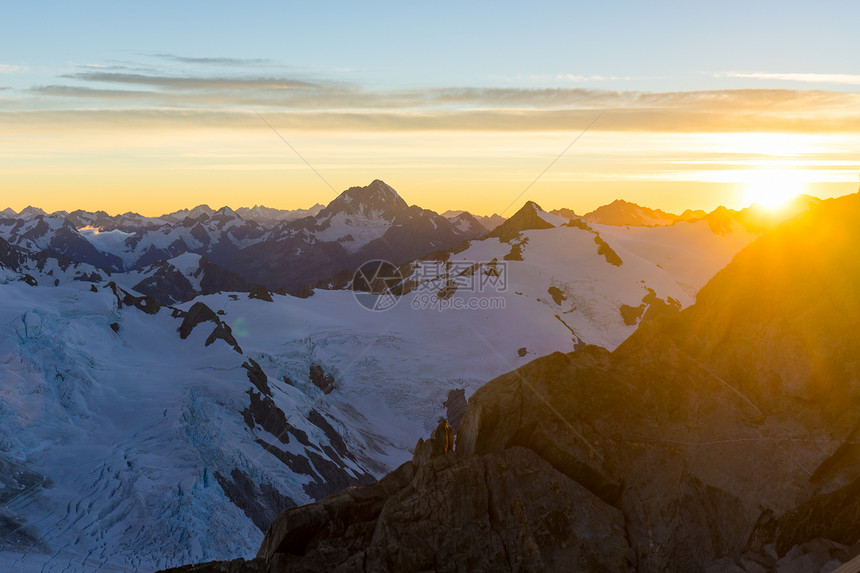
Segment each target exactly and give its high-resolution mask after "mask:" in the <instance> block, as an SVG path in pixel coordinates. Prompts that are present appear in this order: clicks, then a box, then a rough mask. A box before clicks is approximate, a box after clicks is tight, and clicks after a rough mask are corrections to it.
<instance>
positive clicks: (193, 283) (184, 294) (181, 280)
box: [114, 253, 251, 304]
mask: <svg viewBox="0 0 860 573" xmlns="http://www.w3.org/2000/svg"><path fill="white" fill-rule="evenodd" d="M114 280H115V281H116V282H117V283H118V284H120V285H123V286H125V287H127V288H130V289H133V290H134V291H136V292H139V293H142V294H145V295H150V296H152V297H153V298H155V299H157V300H158V301H159V302H160V303H161V304H173V303H177V302H185V301H187V300H191V299H192V298H194V297H196V296H197V295H200V294H210V293H214V292H220V291H230V292H238V291H241V292H245V291H249V290H250V288H251V285H249V284H248V283H247V282H245V279H243V278H242V277H240V276H239V275H237V274H236V273H234V272H232V271H229V270H227V269H225V268H224V267H222V266H220V265H217V264H215V263H213V262H212V261H210V260H209V259H207V258H206V257H203V256H201V255H198V254H195V253H183V254H181V255H179V256H176V257H173V258H172V259H168V260H166V261H158V262H155V263H153V264H152V265H150V266H149V267H147V268H144V269H138V270H136V271H130V272H128V273H124V274H121V275H115V276H114Z"/></svg>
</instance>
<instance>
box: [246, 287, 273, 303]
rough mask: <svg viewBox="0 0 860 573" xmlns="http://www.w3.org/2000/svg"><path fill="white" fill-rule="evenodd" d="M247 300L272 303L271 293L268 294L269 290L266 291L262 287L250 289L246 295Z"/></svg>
mask: <svg viewBox="0 0 860 573" xmlns="http://www.w3.org/2000/svg"><path fill="white" fill-rule="evenodd" d="M248 298H256V299H258V300H265V301H267V302H272V293H270V292H269V289H267V288H266V287H264V286H263V285H257V286H254V287H251V291H250V292H249V293H248Z"/></svg>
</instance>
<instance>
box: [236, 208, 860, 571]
mask: <svg viewBox="0 0 860 573" xmlns="http://www.w3.org/2000/svg"><path fill="white" fill-rule="evenodd" d="M858 217H860V196H857V195H854V196H849V197H844V198H840V199H835V200H828V201H825V202H823V203H822V204H821V205H819V206H818V207H815V208H814V209H812V210H811V211H809V212H807V213H803V214H801V215H799V216H797V217H795V218H793V219H792V220H790V221H787V222H786V223H784V224H782V225H780V226H778V227H777V228H775V229H773V230H771V231H769V232H767V233H765V235H763V236H762V237H761V238H760V239H758V240H757V241H755V242H754V243H753V244H751V245H750V246H749V247H747V248H746V249H745V250H743V251H741V252H740V253H739V254H738V255H737V256H736V257H735V258H734V260H733V261H732V263H731V264H729V265H728V266H727V267H726V268H725V269H724V270H722V271H721V272H720V273H718V274H717V275H716V276H715V277H714V278H713V279H712V280H711V281H710V282H709V283H708V284H707V285H706V286H705V287H704V288H703V289H702V290H701V291H700V293H699V295H698V298H697V302H696V304H695V305H693V306H691V307H689V308H687V309H685V310H683V311H681V312H678V313H673V314H667V315H665V316H662V317H657V318H655V319H654V320H648V321H645V322H643V323H642V324H641V325H640V327H639V329H638V330H637V331H636V332H635V333H634V334H633V336H631V337H630V338H629V339H628V340H627V341H626V342H625V343H624V344H622V345H621V346H620V347H619V348H618V349H617V350H616V351H614V352H612V353H610V352H608V351H606V350H605V349H602V348H599V347H595V346H586V347H585V348H583V349H581V350H577V351H575V352H572V353H570V354H562V353H555V354H552V355H550V356H546V357H543V358H539V359H537V360H534V361H532V362H530V363H529V364H526V365H525V366H523V367H521V368H519V369H517V370H515V371H513V372H510V373H508V374H505V375H502V376H500V377H498V378H496V379H495V380H492V381H491V382H489V383H488V384H486V385H485V386H483V387H482V388H481V389H480V390H478V391H477V392H476V393H475V394H474V395H473V396H472V397H471V398H470V400H469V406H468V409H467V412H466V414H465V416H464V418H463V421H462V423H461V426H460V430H459V432H458V436H457V441H456V451H454V452H452V451H451V438H452V432H451V430H450V428H449V427H448V426H447V424H444V423H443V424H440V426H439V428H437V430H436V431H435V432H434V433H433V436H432V437H431V438H430V439H429V440H428V441H426V442H425V441H423V440H422V441H419V443H418V445H417V446H416V449H415V456H414V458H413V461H412V462H410V463H407V464H405V465H403V466H401V467H400V468H398V469H397V470H396V471H394V472H392V473H391V474H389V475H388V476H386V477H385V478H383V479H382V480H380V481H379V482H377V483H374V484H369V485H365V486H360V487H357V488H352V489H348V490H345V491H342V492H340V493H337V494H335V495H333V496H331V497H328V498H326V499H323V500H321V501H318V502H316V503H313V504H310V505H306V506H302V507H296V508H291V509H289V510H287V511H286V512H284V513H283V514H282V515H281V516H280V517H278V519H276V520H275V522H274V523H273V524H272V526H271V527H270V528H269V531H268V533H267V535H266V538H265V540H264V542H263V544H262V546H261V548H260V552H259V554H258V558H257V560H255V561H252V562H250V563H249V564H247V566H248V567H259V566H260V565H261V564H265V566H266V567H267V570H268V571H317V570H339V571H431V570H433V571H460V570H468V571H571V570H573V571H576V570H581V571H625V570H636V571H643V572H644V571H693V572H695V571H705V570H708V571H724V570H729V571H768V570H777V568H779V570H783V568H785V570H804V571H807V570H808V571H814V570H820V569H822V568H824V567H827V568H828V570H832V569H833V567H834V566H835V564H836V563H839V562H845V561H848V560H849V559H851V558H852V557H853V556H854V555H856V554H857V552H858V551H860V543H858V542H860V539H858V537H860V530H858V527H857V523H858V516H860V485H858V484H860V480H858V477H857V476H858V468H860V449H858V446H857V436H858V433H860V409H858V408H857V404H858V403H860V373H858V370H857V357H858V356H860V335H858V334H857V331H856V329H855V327H856V325H857V324H860V302H858V298H857V296H856V293H857V285H858V284H860V259H858V258H857V257H856V256H855V253H856V252H857V250H858V248H860V227H858V226H857V225H856V221H857V220H858ZM243 566H244V565H243ZM789 568H793V569H789ZM248 570H253V569H248Z"/></svg>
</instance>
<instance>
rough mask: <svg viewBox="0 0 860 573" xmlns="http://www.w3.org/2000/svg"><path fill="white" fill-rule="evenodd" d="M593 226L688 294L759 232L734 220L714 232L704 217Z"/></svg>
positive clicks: (604, 236) (724, 264) (704, 281)
mask: <svg viewBox="0 0 860 573" xmlns="http://www.w3.org/2000/svg"><path fill="white" fill-rule="evenodd" d="M592 228H594V230H595V231H597V232H599V233H600V236H601V237H603V238H604V239H606V240H608V241H610V243H612V244H613V245H615V244H618V245H620V246H622V247H623V248H624V249H626V250H628V251H630V252H632V253H635V254H636V255H637V256H639V257H642V258H644V259H646V260H649V261H651V262H653V263H654V264H656V265H660V267H662V268H663V269H664V270H666V271H667V272H668V273H669V274H670V275H672V276H673V277H675V280H676V281H677V282H678V284H679V285H680V286H681V287H682V288H683V289H684V291H685V292H686V293H687V294H688V295H690V296H694V295H695V293H696V292H698V290H699V289H700V288H701V287H702V286H704V284H705V283H706V282H707V281H708V280H709V279H710V278H711V277H712V276H714V275H715V274H716V272H717V271H718V270H720V269H721V268H723V267H724V266H726V265H727V264H729V262H730V261H731V260H732V257H734V255H735V253H737V252H738V251H740V250H741V249H742V248H744V247H745V246H747V245H748V244H749V243H751V242H752V241H753V240H754V239H755V238H756V237H757V236H758V235H756V234H754V233H750V232H748V231H747V230H746V229H744V227H743V225H741V224H740V223H737V222H734V223H733V225H732V228H731V230H730V232H727V233H724V234H716V233H714V232H713V231H712V230H711V228H710V227H709V226H708V223H707V221H704V220H699V221H696V222H693V223H691V222H686V221H682V222H678V223H675V224H674V225H670V226H660V227H616V226H611V225H592ZM622 258H623V257H622Z"/></svg>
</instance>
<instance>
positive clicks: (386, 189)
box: [219, 180, 484, 291]
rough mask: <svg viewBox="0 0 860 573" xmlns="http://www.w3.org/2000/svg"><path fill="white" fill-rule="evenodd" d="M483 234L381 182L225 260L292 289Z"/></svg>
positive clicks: (249, 275)
mask: <svg viewBox="0 0 860 573" xmlns="http://www.w3.org/2000/svg"><path fill="white" fill-rule="evenodd" d="M464 222H466V223H467V224H465V225H464V224H463V223H464ZM483 232H484V230H483V228H482V227H480V226H475V225H473V224H468V222H467V221H459V222H458V223H457V224H454V223H452V222H451V221H449V220H448V219H446V218H445V217H443V216H441V215H439V214H437V213H435V212H434V211H430V210H427V209H422V208H420V207H418V206H415V205H412V206H409V205H408V204H407V203H406V201H404V200H403V198H401V197H400V195H398V193H397V192H396V191H395V190H394V189H393V188H391V187H390V186H389V185H387V184H385V183H383V182H382V181H379V180H376V181H373V182H372V183H371V184H370V185H368V186H366V187H351V188H349V189H347V190H346V191H344V192H343V193H341V194H340V195H339V196H338V197H337V198H335V199H334V200H333V201H332V202H331V203H329V204H328V205H327V206H326V208H325V209H323V210H322V211H320V212H319V213H318V214H317V215H316V216H315V217H306V218H304V219H299V220H297V221H289V222H285V223H281V224H279V225H277V226H275V227H274V228H273V229H272V230H271V231H270V232H269V233H268V235H267V236H266V239H265V240H264V241H260V242H258V243H256V244H254V245H250V246H249V247H247V248H245V249H243V250H242V251H241V252H240V253H238V255H237V256H236V257H235V258H234V259H233V261H231V262H230V263H229V264H228V263H227V262H224V263H223V264H224V265H225V266H227V267H228V268H230V269H231V270H234V271H236V272H238V273H239V274H240V275H242V276H244V277H245V278H246V279H248V280H249V281H250V282H253V283H261V284H265V285H267V286H270V287H272V288H283V289H286V290H288V291H293V290H296V289H298V288H300V287H302V286H305V285H308V284H313V283H315V282H317V281H320V280H323V279H327V278H329V277H332V276H334V275H335V274H337V273H338V272H341V271H344V270H353V269H356V268H358V267H359V266H360V265H362V264H363V263H364V262H366V261H368V260H372V259H386V260H389V261H392V262H395V263H404V262H407V261H409V260H411V259H414V258H416V257H419V256H421V255H424V254H427V253H430V252H433V251H438V250H444V249H448V248H451V247H453V246H455V245H457V244H460V243H462V242H463V241H464V240H468V239H472V238H475V237H477V236H479V235H481V234H483ZM219 262H220V261H219Z"/></svg>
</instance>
